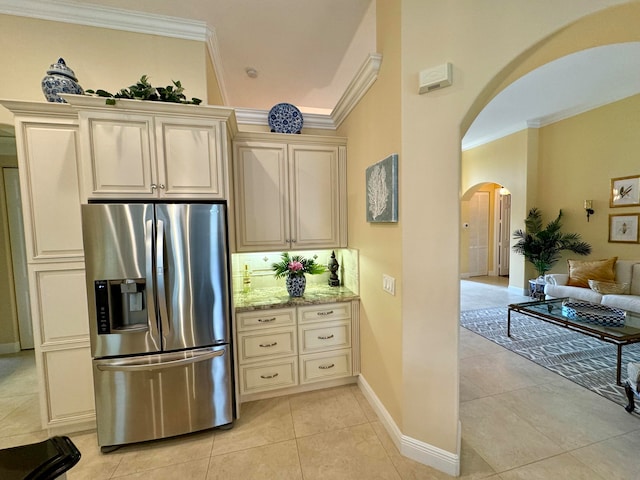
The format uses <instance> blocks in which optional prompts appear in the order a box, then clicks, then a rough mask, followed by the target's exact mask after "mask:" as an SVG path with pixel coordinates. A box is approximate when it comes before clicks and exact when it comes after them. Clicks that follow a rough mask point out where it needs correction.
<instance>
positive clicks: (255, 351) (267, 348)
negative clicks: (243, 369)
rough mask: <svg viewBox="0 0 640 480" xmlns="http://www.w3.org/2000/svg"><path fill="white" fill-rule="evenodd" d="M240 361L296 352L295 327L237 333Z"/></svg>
mask: <svg viewBox="0 0 640 480" xmlns="http://www.w3.org/2000/svg"><path fill="white" fill-rule="evenodd" d="M238 342H239V344H240V348H239V352H238V356H239V361H240V363H245V362H251V361H254V360H257V359H260V358H264V357H269V356H275V357H277V356H284V355H295V354H297V353H298V352H297V345H296V343H297V342H296V330H295V327H290V328H284V329H273V331H268V332H267V331H257V332H250V333H241V334H239V335H238Z"/></svg>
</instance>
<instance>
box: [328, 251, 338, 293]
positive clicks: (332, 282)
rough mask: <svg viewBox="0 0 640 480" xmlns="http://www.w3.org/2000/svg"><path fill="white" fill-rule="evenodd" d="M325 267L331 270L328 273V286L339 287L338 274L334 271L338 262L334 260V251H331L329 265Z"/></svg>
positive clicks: (336, 269)
mask: <svg viewBox="0 0 640 480" xmlns="http://www.w3.org/2000/svg"><path fill="white" fill-rule="evenodd" d="M327 267H329V271H330V272H331V273H330V274H329V286H330V287H339V286H340V279H339V278H338V274H337V273H336V272H337V271H338V268H339V267H340V264H339V263H338V261H337V260H336V252H334V251H332V252H331V259H330V260H329V265H327Z"/></svg>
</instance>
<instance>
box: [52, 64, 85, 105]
mask: <svg viewBox="0 0 640 480" xmlns="http://www.w3.org/2000/svg"><path fill="white" fill-rule="evenodd" d="M42 92H43V93H44V96H45V98H46V99H47V101H48V102H57V103H66V101H65V99H64V98H62V97H59V96H58V94H59V93H74V94H76V95H84V90H83V89H82V87H81V86H80V85H78V79H77V78H76V75H75V74H74V73H73V70H71V69H70V68H69V67H67V64H66V63H64V60H63V59H62V58H60V59H58V62H57V63H54V64H52V65H51V67H49V70H47V75H46V76H45V77H44V78H43V79H42Z"/></svg>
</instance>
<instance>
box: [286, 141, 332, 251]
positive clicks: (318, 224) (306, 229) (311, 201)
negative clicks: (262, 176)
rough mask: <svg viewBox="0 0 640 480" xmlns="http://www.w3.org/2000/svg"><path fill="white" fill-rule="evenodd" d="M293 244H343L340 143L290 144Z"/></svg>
mask: <svg viewBox="0 0 640 480" xmlns="http://www.w3.org/2000/svg"><path fill="white" fill-rule="evenodd" d="M289 162H290V166H291V167H290V168H291V171H290V186H291V197H292V198H291V203H292V207H291V230H292V233H291V237H292V248H296V249H308V248H328V247H339V246H340V189H339V175H338V172H339V163H338V147H335V146H314V145H290V146H289Z"/></svg>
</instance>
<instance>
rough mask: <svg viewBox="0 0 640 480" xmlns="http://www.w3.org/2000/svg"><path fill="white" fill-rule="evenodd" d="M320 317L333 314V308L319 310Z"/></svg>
mask: <svg viewBox="0 0 640 480" xmlns="http://www.w3.org/2000/svg"><path fill="white" fill-rule="evenodd" d="M317 315H318V316H319V317H324V316H325V315H333V310H327V311H326V312H317Z"/></svg>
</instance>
